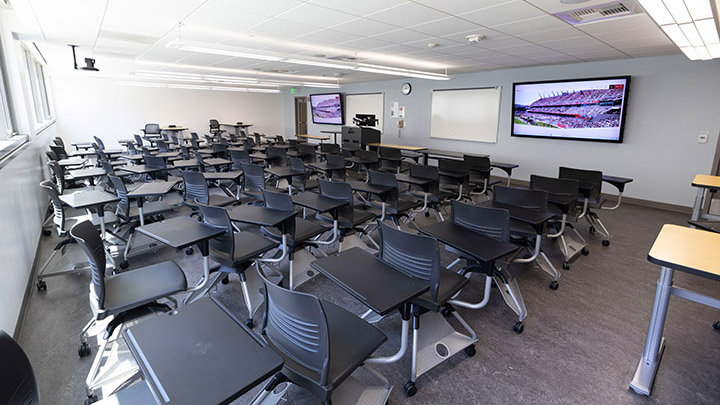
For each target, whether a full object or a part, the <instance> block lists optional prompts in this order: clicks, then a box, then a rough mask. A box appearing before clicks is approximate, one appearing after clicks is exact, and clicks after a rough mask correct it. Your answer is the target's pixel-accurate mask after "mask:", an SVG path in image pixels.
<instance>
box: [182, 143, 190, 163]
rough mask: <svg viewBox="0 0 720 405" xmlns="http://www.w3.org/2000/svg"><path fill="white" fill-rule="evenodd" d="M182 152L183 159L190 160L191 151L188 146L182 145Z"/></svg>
mask: <svg viewBox="0 0 720 405" xmlns="http://www.w3.org/2000/svg"><path fill="white" fill-rule="evenodd" d="M180 153H181V154H182V157H183V159H185V160H190V151H189V150H188V148H187V146H185V145H180Z"/></svg>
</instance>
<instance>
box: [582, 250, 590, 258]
mask: <svg viewBox="0 0 720 405" xmlns="http://www.w3.org/2000/svg"><path fill="white" fill-rule="evenodd" d="M580 253H582V255H583V256H587V255H589V254H590V251H589V250H588V248H582V250H581V251H580Z"/></svg>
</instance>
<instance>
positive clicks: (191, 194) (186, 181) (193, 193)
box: [180, 171, 237, 211]
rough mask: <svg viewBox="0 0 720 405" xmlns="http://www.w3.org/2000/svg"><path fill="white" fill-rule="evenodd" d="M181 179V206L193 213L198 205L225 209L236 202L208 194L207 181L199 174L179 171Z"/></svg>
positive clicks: (221, 196) (228, 198) (225, 197)
mask: <svg viewBox="0 0 720 405" xmlns="http://www.w3.org/2000/svg"><path fill="white" fill-rule="evenodd" d="M180 173H182V178H183V188H184V190H185V192H184V193H183V205H185V206H188V207H190V208H191V209H192V210H193V211H197V210H198V203H200V204H206V205H212V206H213V207H226V206H228V205H231V204H235V203H236V202H237V200H236V199H234V198H231V197H227V196H224V195H219V194H210V191H209V190H208V185H207V181H206V180H205V176H203V174H202V173H201V172H191V171H181V172H180Z"/></svg>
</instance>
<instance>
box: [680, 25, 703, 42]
mask: <svg viewBox="0 0 720 405" xmlns="http://www.w3.org/2000/svg"><path fill="white" fill-rule="evenodd" d="M680 29H681V30H682V32H683V34H685V36H686V37H687V39H688V41H690V45H692V46H694V47H698V46H705V43H704V42H703V40H702V38H700V33H699V32H698V30H697V28H695V24H693V23H689V24H680Z"/></svg>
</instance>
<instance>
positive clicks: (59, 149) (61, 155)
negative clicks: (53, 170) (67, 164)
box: [50, 145, 68, 160]
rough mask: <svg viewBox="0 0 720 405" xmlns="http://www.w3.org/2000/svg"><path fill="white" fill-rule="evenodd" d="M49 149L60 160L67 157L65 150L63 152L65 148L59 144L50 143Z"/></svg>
mask: <svg viewBox="0 0 720 405" xmlns="http://www.w3.org/2000/svg"><path fill="white" fill-rule="evenodd" d="M50 150H51V151H53V152H55V154H56V155H57V157H58V158H59V159H60V160H62V159H67V157H68V154H67V152H65V148H64V147H63V146H60V145H50Z"/></svg>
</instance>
